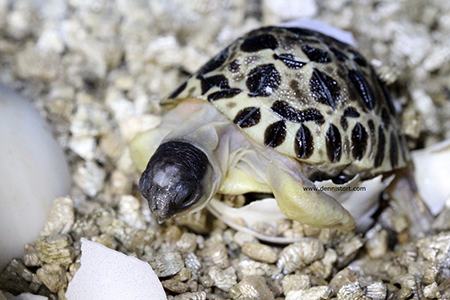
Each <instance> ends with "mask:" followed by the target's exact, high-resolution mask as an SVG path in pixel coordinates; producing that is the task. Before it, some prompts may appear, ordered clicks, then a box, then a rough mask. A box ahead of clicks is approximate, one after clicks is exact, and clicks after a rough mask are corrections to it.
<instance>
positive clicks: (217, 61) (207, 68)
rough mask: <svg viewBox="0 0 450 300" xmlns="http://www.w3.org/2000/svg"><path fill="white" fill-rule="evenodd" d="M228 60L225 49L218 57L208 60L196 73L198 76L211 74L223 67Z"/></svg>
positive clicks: (226, 49)
mask: <svg viewBox="0 0 450 300" xmlns="http://www.w3.org/2000/svg"><path fill="white" fill-rule="evenodd" d="M227 58H228V48H225V49H224V50H223V51H222V52H220V53H219V54H218V55H216V56H215V57H213V58H212V59H211V60H209V61H208V62H207V63H206V64H205V65H203V67H202V68H201V69H200V71H199V72H198V73H199V74H200V75H203V74H206V73H209V72H212V71H214V70H216V69H217V68H219V67H220V66H222V65H223V63H224V62H225V61H226V60H227Z"/></svg>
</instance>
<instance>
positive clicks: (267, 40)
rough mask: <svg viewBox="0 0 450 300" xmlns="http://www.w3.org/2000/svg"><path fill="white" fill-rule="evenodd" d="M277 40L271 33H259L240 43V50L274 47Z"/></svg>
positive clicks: (276, 44) (248, 50)
mask: <svg viewBox="0 0 450 300" xmlns="http://www.w3.org/2000/svg"><path fill="white" fill-rule="evenodd" d="M277 47H278V42H277V40H276V38H275V37H274V36H273V35H270V34H261V35H257V36H254V37H250V38H248V39H246V40H245V41H244V42H243V43H242V45H241V50H242V51H244V52H256V51H260V50H264V49H272V50H274V49H276V48H277Z"/></svg>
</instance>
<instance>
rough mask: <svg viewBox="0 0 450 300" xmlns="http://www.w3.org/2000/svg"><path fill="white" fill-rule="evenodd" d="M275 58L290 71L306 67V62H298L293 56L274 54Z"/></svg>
mask: <svg viewBox="0 0 450 300" xmlns="http://www.w3.org/2000/svg"><path fill="white" fill-rule="evenodd" d="M273 58H275V59H279V60H281V61H282V62H283V63H284V64H285V65H286V66H287V67H288V68H289V69H294V70H298V69H300V68H301V67H303V66H304V65H306V63H305V62H301V61H298V60H296V57H295V56H294V55H292V54H287V53H284V54H283V53H282V54H280V55H277V54H274V55H273Z"/></svg>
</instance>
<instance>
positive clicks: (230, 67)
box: [228, 59, 241, 73]
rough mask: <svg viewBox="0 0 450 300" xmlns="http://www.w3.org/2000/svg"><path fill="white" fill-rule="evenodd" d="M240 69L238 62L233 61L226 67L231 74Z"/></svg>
mask: <svg viewBox="0 0 450 300" xmlns="http://www.w3.org/2000/svg"><path fill="white" fill-rule="evenodd" d="M240 69H241V65H240V64H239V62H238V61H237V60H236V59H235V60H233V61H232V62H231V63H230V64H229V65H228V70H230V72H231V73H237V72H239V70H240Z"/></svg>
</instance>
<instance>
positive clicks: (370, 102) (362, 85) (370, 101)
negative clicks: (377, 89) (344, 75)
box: [348, 70, 375, 110]
mask: <svg viewBox="0 0 450 300" xmlns="http://www.w3.org/2000/svg"><path fill="white" fill-rule="evenodd" d="M348 77H349V78H350V81H351V82H352V83H353V86H354V87H355V89H356V90H357V92H358V94H359V95H360V96H361V98H362V99H363V101H364V104H365V106H366V107H367V108H368V109H370V110H373V107H374V100H375V98H374V96H373V92H372V89H371V88H370V86H369V84H368V83H367V81H366V79H365V78H364V76H363V75H361V73H359V72H358V71H356V70H349V71H348Z"/></svg>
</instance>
